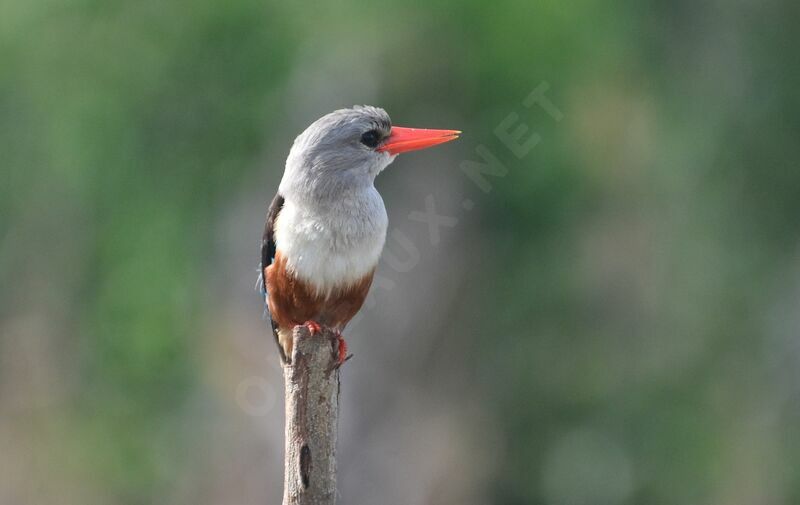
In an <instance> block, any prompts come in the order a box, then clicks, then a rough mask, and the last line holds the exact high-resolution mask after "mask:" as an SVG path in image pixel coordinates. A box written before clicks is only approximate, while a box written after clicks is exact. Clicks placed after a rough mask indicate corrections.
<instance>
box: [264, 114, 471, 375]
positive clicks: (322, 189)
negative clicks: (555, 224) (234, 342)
mask: <svg viewBox="0 0 800 505" xmlns="http://www.w3.org/2000/svg"><path fill="white" fill-rule="evenodd" d="M460 134H461V131H459V130H439V129H423V128H407V127H401V126H393V125H392V122H391V119H390V118H389V115H388V114H387V113H386V111H385V110H383V109H381V108H379V107H374V106H370V105H355V106H353V107H351V108H345V109H339V110H335V111H333V112H331V113H329V114H326V115H325V116H322V117H321V118H319V119H317V120H316V121H314V122H313V123H312V124H311V125H310V126H309V127H308V128H306V130H305V131H303V132H302V133H301V134H300V135H298V136H297V138H296V139H295V140H294V143H293V144H292V147H291V149H290V151H289V155H288V157H287V158H286V165H285V169H284V173H283V177H282V179H281V181H280V184H279V186H278V191H277V193H276V195H275V197H274V198H273V199H272V202H271V203H270V205H269V209H268V211H267V216H266V223H265V225H264V232H263V235H262V240H261V265H260V268H259V270H260V273H259V284H260V285H261V286H262V294H263V296H264V298H265V302H266V308H267V310H266V312H267V313H268V315H269V320H270V323H271V326H272V332H273V334H274V336H275V339H276V342H277V344H278V350H279V351H280V356H281V359H282V360H283V362H284V363H289V362H290V361H291V356H292V347H293V340H292V332H293V329H294V328H295V327H297V326H302V325H304V326H306V327H307V328H308V330H309V332H310V333H311V334H315V333H317V332H319V331H321V330H322V329H323V327H327V328H329V329H331V330H332V331H333V334H334V335H335V336H336V342H334V347H333V349H334V351H335V352H336V360H337V363H338V366H340V365H341V364H342V363H343V362H344V361H345V360H346V359H347V344H346V342H345V340H344V338H343V337H342V331H343V330H344V328H345V326H346V325H347V323H348V322H349V321H350V320H351V319H352V318H353V317H354V316H355V315H356V314H357V313H358V311H359V309H361V306H362V305H363V303H364V300H365V299H366V297H367V293H368V292H369V288H370V286H371V284H372V279H373V276H374V274H375V270H376V268H377V266H378V261H379V259H380V255H381V251H382V250H383V246H384V242H385V241H386V230H387V227H388V216H387V212H386V207H385V206H384V202H383V199H382V198H381V195H380V193H378V190H377V189H376V188H375V177H376V176H377V175H378V174H379V173H381V172H382V171H383V170H384V169H385V168H386V167H387V166H389V164H390V163H392V162H393V161H394V160H395V158H396V157H397V155H399V154H401V153H405V152H410V151H415V150H419V149H425V148H428V147H432V146H435V145H438V144H442V143H445V142H449V141H451V140H454V139H456V138H458V136H459V135H460Z"/></svg>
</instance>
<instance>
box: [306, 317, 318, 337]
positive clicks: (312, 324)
mask: <svg viewBox="0 0 800 505" xmlns="http://www.w3.org/2000/svg"><path fill="white" fill-rule="evenodd" d="M303 326H305V327H306V328H308V332H309V333H311V334H312V335H316V334H317V333H319V332H321V331H322V326H320V324H319V323H318V322H316V321H311V320H308V321H306V322H305V323H303Z"/></svg>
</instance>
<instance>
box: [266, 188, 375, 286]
mask: <svg viewBox="0 0 800 505" xmlns="http://www.w3.org/2000/svg"><path fill="white" fill-rule="evenodd" d="M283 196H284V198H285V199H286V200H285V202H284V205H283V208H282V209H281V211H280V214H279V215H278V219H277V221H276V223H275V239H276V240H275V242H276V246H277V250H278V252H280V254H281V255H282V256H283V257H284V258H286V261H287V264H288V268H289V270H290V272H292V273H293V274H294V275H296V276H297V277H298V278H299V279H300V280H302V281H303V282H305V283H308V284H310V285H312V286H314V288H315V289H316V290H317V293H318V294H321V295H326V296H327V295H329V294H330V293H331V292H333V291H334V290H336V289H340V288H343V287H346V286H348V285H352V284H354V283H356V282H358V281H359V280H361V279H362V278H363V277H364V276H365V275H367V274H369V273H370V272H372V271H373V269H374V268H375V267H376V266H377V264H378V259H379V258H380V254H381V251H382V250H383V245H384V242H385V241H386V228H387V226H388V217H387V215H386V208H385V207H384V205H383V199H381V196H380V194H379V193H378V190H376V189H375V187H374V186H372V185H369V186H366V187H360V188H353V189H352V190H350V191H346V192H344V193H342V194H340V195H337V199H336V200H335V201H332V202H325V203H320V202H314V201H308V199H303V198H297V196H298V195H293V194H284V195H283Z"/></svg>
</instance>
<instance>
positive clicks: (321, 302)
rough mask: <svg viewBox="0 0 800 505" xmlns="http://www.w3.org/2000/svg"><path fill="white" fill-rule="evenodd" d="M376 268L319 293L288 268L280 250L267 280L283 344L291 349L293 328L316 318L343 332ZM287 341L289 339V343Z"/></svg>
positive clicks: (356, 310) (357, 308) (268, 269)
mask: <svg viewBox="0 0 800 505" xmlns="http://www.w3.org/2000/svg"><path fill="white" fill-rule="evenodd" d="M374 273H375V271H374V270H372V271H370V272H369V273H368V274H367V275H365V276H364V277H362V278H361V279H359V280H358V281H356V282H353V283H351V284H348V285H343V286H341V287H338V288H335V289H333V290H332V291H331V292H330V293H329V294H326V293H322V294H320V293H317V291H316V289H315V288H314V286H311V285H309V284H308V283H306V282H303V281H302V280H301V279H298V278H297V277H296V276H295V275H294V274H293V273H292V272H290V271H289V270H288V269H287V267H286V258H285V257H283V256H282V255H281V252H280V251H277V252H276V254H275V260H274V261H273V262H272V264H271V265H269V266H267V267H266V268H265V269H264V279H265V280H266V284H267V292H268V293H269V297H268V302H267V303H268V304H269V313H270V315H271V317H272V319H273V320H274V321H275V323H277V326H278V329H279V333H281V334H284V335H281V336H280V340H281V343H282V344H284V348H285V349H286V350H287V352H291V349H290V348H288V346H287V345H285V344H287V343H290V342H291V339H289V338H288V336H289V334H291V331H292V329H293V328H294V327H295V326H297V325H299V324H303V323H305V322H306V321H315V322H317V323H319V324H321V325H323V326H328V327H331V328H334V329H336V330H339V331H341V330H342V329H344V327H345V326H346V325H347V323H348V322H349V321H350V319H352V318H353V316H355V315H356V313H357V312H358V310H359V309H360V308H361V306H362V305H363V304H364V300H365V299H366V298H367V293H368V292H369V288H370V286H371V285H372V277H373V275H374ZM287 340H288V342H287Z"/></svg>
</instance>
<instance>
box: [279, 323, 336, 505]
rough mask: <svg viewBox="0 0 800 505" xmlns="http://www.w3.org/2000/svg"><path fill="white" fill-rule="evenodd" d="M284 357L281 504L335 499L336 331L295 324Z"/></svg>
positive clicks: (326, 504)
mask: <svg viewBox="0 0 800 505" xmlns="http://www.w3.org/2000/svg"><path fill="white" fill-rule="evenodd" d="M292 338H293V340H294V348H293V350H292V355H291V362H289V363H284V365H283V377H284V386H285V401H286V452H285V455H284V468H285V474H284V490H283V505H334V504H335V503H336V429H337V425H338V421H337V420H338V415H339V368H338V366H337V361H336V358H337V345H336V343H337V341H336V335H335V334H334V333H333V332H331V331H330V330H329V329H327V328H323V330H322V331H320V332H318V333H317V334H315V335H311V333H310V332H309V330H308V328H306V327H305V326H298V327H297V328H295V330H294V333H293V335H292Z"/></svg>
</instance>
